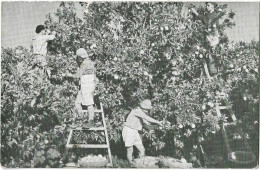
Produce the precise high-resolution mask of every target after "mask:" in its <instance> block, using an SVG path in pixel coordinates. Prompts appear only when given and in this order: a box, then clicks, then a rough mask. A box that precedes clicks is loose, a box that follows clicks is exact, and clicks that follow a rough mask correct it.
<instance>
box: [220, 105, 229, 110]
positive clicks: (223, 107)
mask: <svg viewBox="0 0 260 170" xmlns="http://www.w3.org/2000/svg"><path fill="white" fill-rule="evenodd" d="M218 108H219V109H220V110H224V109H230V108H231V106H218Z"/></svg>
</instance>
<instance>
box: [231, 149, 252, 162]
mask: <svg viewBox="0 0 260 170" xmlns="http://www.w3.org/2000/svg"><path fill="white" fill-rule="evenodd" d="M228 160H229V161H231V162H234V163H238V164H249V163H252V162H254V161H255V160H256V157H255V155H254V154H253V153H252V152H248V151H235V152H231V153H230V154H229V156H228Z"/></svg>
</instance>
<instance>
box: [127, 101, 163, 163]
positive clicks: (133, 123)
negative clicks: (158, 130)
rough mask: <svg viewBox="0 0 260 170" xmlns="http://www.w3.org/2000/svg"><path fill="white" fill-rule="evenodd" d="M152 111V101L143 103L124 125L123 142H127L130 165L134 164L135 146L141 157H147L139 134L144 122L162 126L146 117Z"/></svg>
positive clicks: (132, 112) (134, 110)
mask: <svg viewBox="0 0 260 170" xmlns="http://www.w3.org/2000/svg"><path fill="white" fill-rule="evenodd" d="M150 109H152V103H151V101H150V100H144V101H142V102H141V104H140V107H137V108H135V109H133V110H132V111H131V112H130V113H129V115H128V117H127V119H126V122H125V124H124V128H123V131H122V136H123V140H124V142H125V147H126V148H127V159H128V161H129V163H131V164H132V163H133V162H132V161H133V146H135V147H136V148H137V149H138V151H139V156H140V157H143V156H145V149H144V146H143V143H142V140H141V137H140V135H139V133H138V131H139V130H142V127H143V126H142V122H141V120H140V119H142V120H144V121H148V122H151V123H156V124H158V125H160V126H162V123H161V122H159V121H157V120H155V119H153V118H151V117H150V116H148V115H146V114H147V113H148V112H149V110H150Z"/></svg>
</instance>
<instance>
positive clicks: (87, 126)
mask: <svg viewBox="0 0 260 170" xmlns="http://www.w3.org/2000/svg"><path fill="white" fill-rule="evenodd" d="M94 126H95V124H94V121H93V120H90V121H88V123H87V124H84V125H82V128H84V129H89V128H92V127H94Z"/></svg>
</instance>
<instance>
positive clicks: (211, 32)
mask: <svg viewBox="0 0 260 170" xmlns="http://www.w3.org/2000/svg"><path fill="white" fill-rule="evenodd" d="M216 7H217V4H216V3H214V2H206V9H207V10H206V12H205V13H204V14H203V15H199V14H198V12H197V11H196V10H195V9H194V8H191V10H192V12H193V14H195V15H194V18H195V19H199V20H201V22H202V23H203V24H204V26H205V29H204V30H203V34H204V38H203V39H204V46H205V47H206V48H207V49H208V50H209V52H210V53H213V51H214V49H215V48H216V46H217V45H218V43H219V37H220V35H219V16H218V13H217V12H216V11H215V8H216ZM208 67H209V69H208ZM204 70H205V73H206V75H207V77H208V78H211V76H210V75H212V76H214V75H216V74H217V73H218V69H217V58H216V56H215V55H209V58H208V61H207V64H206V63H205V64H204Z"/></svg>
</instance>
